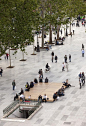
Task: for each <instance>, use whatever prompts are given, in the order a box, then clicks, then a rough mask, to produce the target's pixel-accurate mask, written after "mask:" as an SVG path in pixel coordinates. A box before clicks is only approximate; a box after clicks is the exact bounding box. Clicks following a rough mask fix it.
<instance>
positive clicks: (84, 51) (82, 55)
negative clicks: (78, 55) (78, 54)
mask: <svg viewBox="0 0 86 126" xmlns="http://www.w3.org/2000/svg"><path fill="white" fill-rule="evenodd" d="M84 53H85V51H84V49H82V57H84Z"/></svg>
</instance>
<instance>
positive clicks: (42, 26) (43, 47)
mask: <svg viewBox="0 0 86 126" xmlns="http://www.w3.org/2000/svg"><path fill="white" fill-rule="evenodd" d="M42 48H44V26H42Z"/></svg>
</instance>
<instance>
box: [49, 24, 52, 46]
mask: <svg viewBox="0 0 86 126" xmlns="http://www.w3.org/2000/svg"><path fill="white" fill-rule="evenodd" d="M49 34H50V35H49V43H50V44H52V26H51V24H50V33H49Z"/></svg>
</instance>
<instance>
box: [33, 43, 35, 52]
mask: <svg viewBox="0 0 86 126" xmlns="http://www.w3.org/2000/svg"><path fill="white" fill-rule="evenodd" d="M33 54H35V51H34V42H33Z"/></svg>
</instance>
